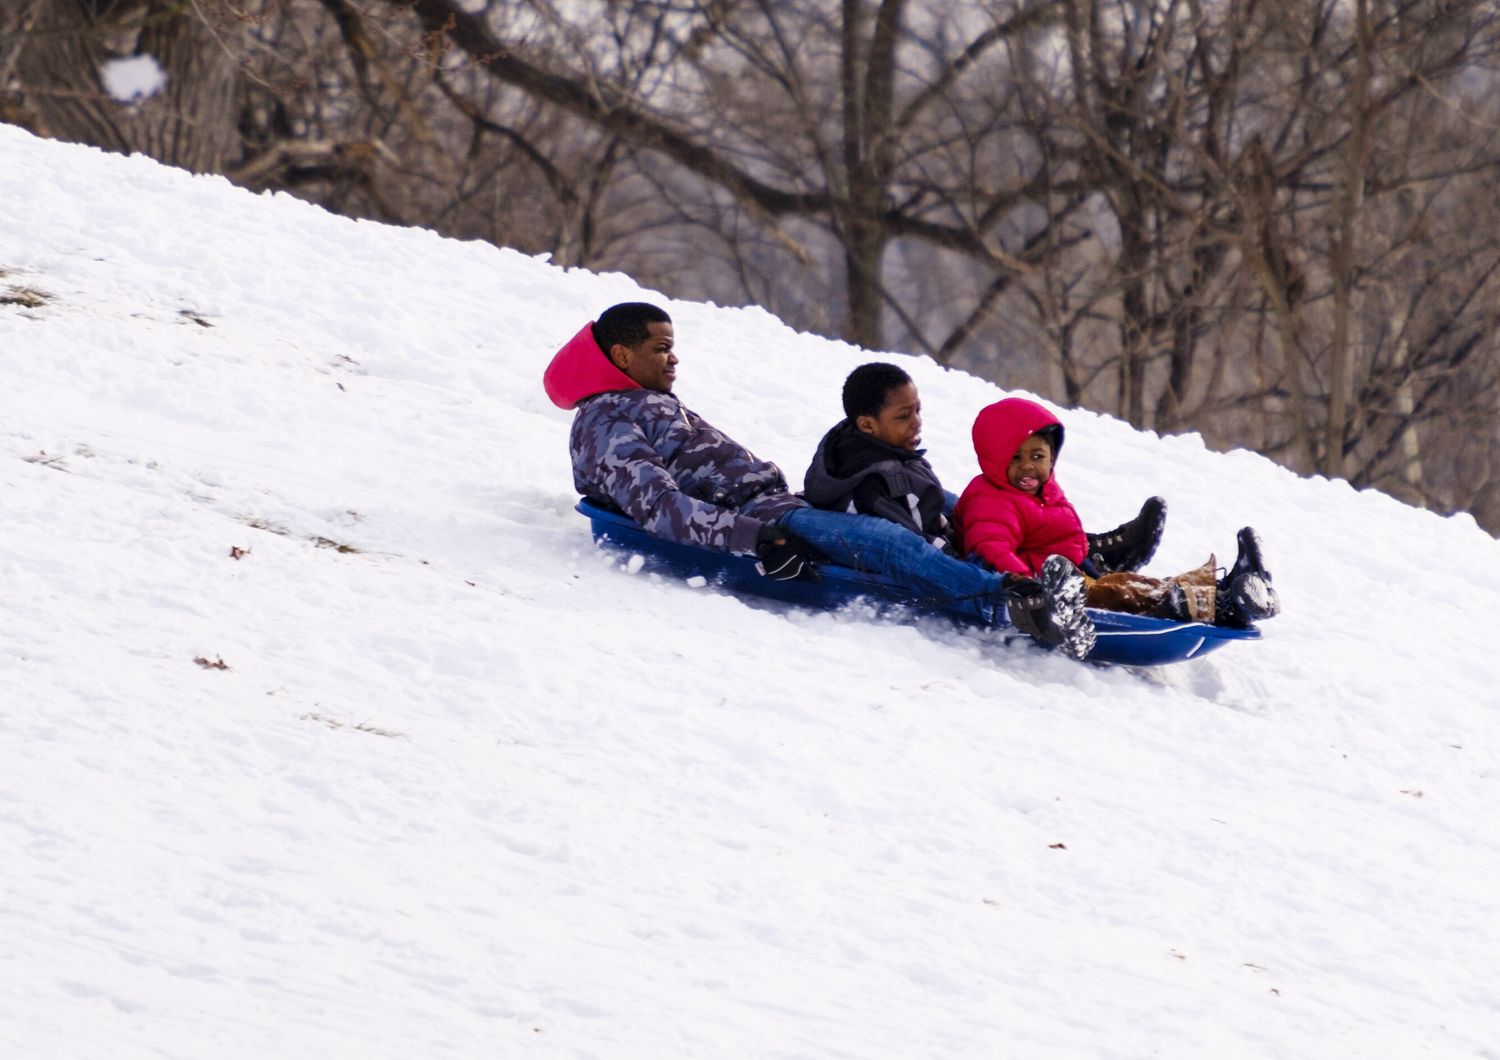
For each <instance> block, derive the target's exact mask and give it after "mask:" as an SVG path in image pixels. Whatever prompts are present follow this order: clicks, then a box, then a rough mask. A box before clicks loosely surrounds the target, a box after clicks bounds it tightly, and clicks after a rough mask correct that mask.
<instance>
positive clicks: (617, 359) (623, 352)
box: [609, 342, 631, 372]
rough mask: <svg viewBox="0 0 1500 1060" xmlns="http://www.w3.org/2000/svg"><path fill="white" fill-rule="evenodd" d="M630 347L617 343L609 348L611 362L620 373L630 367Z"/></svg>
mask: <svg viewBox="0 0 1500 1060" xmlns="http://www.w3.org/2000/svg"><path fill="white" fill-rule="evenodd" d="M630 353H631V350H630V347H629V346H626V345H625V344H624V343H623V342H617V343H615V344H614V345H613V346H611V347H610V348H609V362H610V364H613V365H614V366H615V367H616V368H618V369H619V370H620V371H622V372H623V371H625V370H626V369H627V368H629V367H630Z"/></svg>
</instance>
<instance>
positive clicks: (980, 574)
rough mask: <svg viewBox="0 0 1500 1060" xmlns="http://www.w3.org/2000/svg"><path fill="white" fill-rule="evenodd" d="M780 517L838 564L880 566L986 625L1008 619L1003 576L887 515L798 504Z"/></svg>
mask: <svg viewBox="0 0 1500 1060" xmlns="http://www.w3.org/2000/svg"><path fill="white" fill-rule="evenodd" d="M778 522H779V525H780V526H783V527H785V528H786V529H787V530H789V531H791V532H792V533H794V534H796V535H797V536H798V537H800V538H801V539H802V540H804V541H806V542H807V543H808V544H809V545H812V546H813V547H814V548H816V549H818V551H820V552H822V553H823V554H824V555H826V556H827V557H828V558H829V559H831V560H833V561H834V562H835V563H838V564H840V565H842V566H845V567H853V568H854V569H855V570H863V571H878V572H879V573H881V574H884V575H885V576H886V577H888V578H891V579H893V580H894V581H896V582H898V583H899V584H900V585H901V586H902V587H903V588H905V589H907V590H909V591H910V592H912V593H913V594H915V595H916V596H918V597H921V598H923V599H924V600H925V601H927V602H930V603H933V604H936V605H939V606H942V607H945V608H947V609H949V610H953V611H958V612H961V613H962V614H965V615H968V616H970V617H972V618H977V619H978V620H979V621H981V622H983V623H985V624H987V625H992V626H993V625H1002V624H1004V623H1005V622H1006V621H1007V619H1006V613H1005V598H1004V596H1002V595H1001V592H1000V575H998V574H996V573H995V572H994V571H990V570H985V569H984V568H983V567H980V566H977V565H976V564H973V563H965V562H964V561H963V560H961V559H954V558H953V557H952V556H949V555H947V554H946V553H943V552H939V551H938V550H937V549H935V548H933V547H932V546H931V545H930V544H928V543H927V541H926V539H925V538H923V537H921V536H920V535H919V534H915V533H913V532H912V531H910V530H908V529H906V527H904V526H898V525H896V524H895V523H893V522H891V521H890V520H888V519H881V518H878V517H876V516H873V515H854V514H851V513H849V512H827V511H823V510H822V509H820V508H797V509H795V510H793V511H790V512H787V513H786V514H785V515H783V516H782V517H781V519H780V520H779V521H778Z"/></svg>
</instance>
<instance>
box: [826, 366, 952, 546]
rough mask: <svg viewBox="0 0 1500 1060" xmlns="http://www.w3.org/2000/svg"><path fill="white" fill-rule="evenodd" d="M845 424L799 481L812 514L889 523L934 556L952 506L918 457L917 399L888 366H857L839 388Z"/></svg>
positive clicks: (907, 379) (944, 541)
mask: <svg viewBox="0 0 1500 1060" xmlns="http://www.w3.org/2000/svg"><path fill="white" fill-rule="evenodd" d="M843 398H844V415H845V417H846V418H845V419H843V420H841V421H840V422H839V423H838V424H836V425H835V426H834V427H833V429H832V430H830V431H829V432H828V433H827V434H825V435H824V436H823V440H822V441H821V442H819V443H818V451H817V452H816V453H815V454H814V455H813V460H812V465H811V466H810V467H809V468H808V469H807V476H806V478H805V480H804V482H805V485H804V489H803V494H804V496H806V497H807V500H808V503H809V504H811V505H813V507H815V508H825V509H828V510H830V511H841V512H856V513H858V514H861V515H876V516H879V517H880V518H882V519H889V520H890V521H891V522H893V523H898V524H900V525H901V526H904V527H906V528H907V529H908V530H911V531H913V532H914V533H918V534H921V535H922V536H923V537H925V538H926V539H927V540H928V541H930V542H931V543H932V544H933V545H935V546H937V547H938V548H946V547H947V546H948V544H949V527H948V517H947V515H946V514H945V512H946V511H951V510H952V507H953V498H952V497H951V496H950V495H948V494H947V493H946V492H945V491H944V490H943V486H942V483H940V482H939V481H938V477H937V473H936V472H934V471H933V470H932V465H931V464H929V463H928V462H927V461H926V459H925V458H924V457H923V452H924V450H922V449H919V448H917V447H918V446H919V445H921V444H922V399H921V398H920V397H919V396H918V395H917V388H916V385H915V384H914V383H913V382H912V381H911V376H909V375H907V374H906V373H905V372H903V371H902V370H901V369H900V368H897V367H896V366H895V365H893V364H881V363H875V364H862V365H860V366H859V367H858V368H856V369H854V371H853V372H851V373H849V378H848V379H846V380H845V381H844V394H843Z"/></svg>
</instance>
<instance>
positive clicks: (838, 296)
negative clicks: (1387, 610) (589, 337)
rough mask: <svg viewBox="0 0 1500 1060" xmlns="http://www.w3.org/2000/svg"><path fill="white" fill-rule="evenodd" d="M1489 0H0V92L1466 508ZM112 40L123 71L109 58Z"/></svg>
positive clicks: (308, 186)
mask: <svg viewBox="0 0 1500 1060" xmlns="http://www.w3.org/2000/svg"><path fill="white" fill-rule="evenodd" d="M1496 7H1497V5H1495V4H1493V3H1492V2H1490V0H1421V2H1418V0H1410V2H1399V0H1337V2H1335V0H1049V2H1029V0H924V2H922V3H914V2H911V0H12V2H11V3H8V4H6V5H5V7H4V12H3V13H0V118H3V119H4V120H7V121H11V122H16V123H19V124H22V125H26V126H28V127H30V128H32V129H34V130H36V131H37V132H39V133H42V134H44V135H51V136H56V137H59V138H63V139H71V140H78V141H83V142H88V143H94V144H98V145H100V146H103V147H107V148H110V149H114V150H134V151H144V152H146V153H149V154H151V155H153V156H155V157H157V158H160V159H162V160H163V161H166V162H169V163H172V164H174V165H180V166H184V167H187V168H189V169H194V170H198V171H209V172H219V173H224V174H227V175H228V176H230V178H231V179H233V180H235V181H237V182H239V183H241V184H243V185H245V186H247V187H251V188H278V189H284V190H288V191H291V192H293V193H295V194H297V195H300V196H303V197H305V198H308V199H311V200H313V201H316V202H319V203H322V204H324V205H326V206H328V207H329V208H331V209H334V210H337V211H340V212H344V213H348V214H351V215H357V216H365V217H373V218H378V219H380V220H386V221H391V222H396V223H400V224H412V225H424V226H428V227H431V228H434V229H437V230H438V231H441V232H444V233H446V234H451V235H457V236H463V237H468V238H476V237H477V238H483V239H488V240H492V241H494V242H496V243H501V244H505V245H508V246H514V247H518V248H520V249H523V250H526V251H530V252H547V253H550V254H551V255H552V256H553V259H554V260H556V261H558V262H559V263H562V264H568V265H584V266H588V267H590V268H594V269H618V270H623V271H626V272H629V273H631V274H632V275H634V276H636V277H637V278H639V279H640V280H641V281H642V282H644V283H647V284H649V285H651V286H654V287H657V288H660V289H662V290H664V291H667V292H669V293H671V294H673V295H676V296H679V297H684V298H705V299H713V300H715V301H719V302H722V303H744V302H755V303H759V304H761V305H765V306H767V307H768V308H770V309H771V310H772V311H773V312H775V313H777V314H778V315H779V316H781V317H783V318H785V319H786V320H788V321H789V322H791V323H792V324H794V325H796V326H798V327H802V328H807V329H811V330H815V331H820V332H824V333H827V334H832V335H840V336H843V337H845V338H847V339H849V340H851V341H853V342H856V343H859V344H861V345H864V346H867V347H869V348H872V349H881V348H902V349H911V350H916V351H920V352H925V353H928V354H930V355H931V356H932V357H934V358H935V359H937V360H939V361H941V362H943V363H946V364H953V365H958V366H962V367H964V368H966V369H969V370H971V371H975V372H978V373H980V374H983V375H986V376H989V377H991V378H994V379H996V380H998V381H999V382H1001V383H1003V384H1005V385H1010V386H1018V387H1026V388H1029V389H1033V390H1036V391H1038V392H1040V393H1043V394H1045V395H1047V396H1049V397H1052V398H1054V399H1056V400H1058V401H1061V402H1063V403H1066V404H1070V405H1084V406H1088V407H1091V408H1096V409H1101V410H1104V411H1108V412H1112V413H1115V414H1118V415H1121V416H1124V417H1127V418H1128V419H1130V420H1131V421H1132V422H1133V423H1136V424H1137V425H1139V426H1142V427H1149V428H1153V429H1156V430H1159V431H1183V430H1196V431H1199V432H1201V433H1202V434H1203V435H1204V437H1205V438H1206V439H1207V440H1208V441H1209V443H1210V444H1212V445H1215V446H1218V447H1230V446H1236V445H1239V446H1246V447H1248V448H1252V449H1256V450H1259V451H1261V452H1264V453H1266V454H1268V455H1270V456H1272V457H1274V458H1276V459H1278V460H1280V461H1282V462H1283V463H1285V464H1287V465H1288V466H1290V467H1292V468H1294V469H1296V470H1298V471H1301V472H1309V473H1321V474H1327V475H1330V476H1340V477H1345V478H1348V479H1349V480H1350V481H1351V482H1353V483H1354V484H1356V485H1359V486H1374V487H1377V488H1380V489H1383V490H1386V491H1388V492H1391V493H1393V494H1395V495H1397V496H1399V497H1401V498H1403V499H1406V500H1410V501H1413V502H1415V503H1419V504H1423V505H1426V506H1429V507H1432V508H1435V509H1438V510H1442V511H1452V510H1470V511H1472V512H1474V514H1475V515H1476V517H1477V518H1479V520H1480V521H1481V523H1482V524H1484V525H1485V526H1486V527H1487V528H1489V529H1490V530H1491V531H1492V532H1495V531H1497V530H1500V415H1497V413H1500V328H1497V324H1500V301H1497V294H1500V205H1497V203H1500V187H1497V185H1500V113H1497V109H1500V108H1497V106H1496V102H1495V101H1496V100H1497V99H1500V94H1497V93H1496V92H1495V91H1494V88H1495V74H1494V70H1495V64H1496V60H1497V58H1500V12H1497V10H1496ZM141 56H149V57H151V60H152V61H154V63H155V64H157V66H158V67H159V68H160V71H161V73H162V74H163V75H164V79H163V80H162V81H161V84H160V86H159V87H158V88H157V89H155V90H154V91H152V92H151V93H150V94H149V95H143V96H141V97H136V98H125V99H122V98H119V96H120V95H121V93H120V92H119V91H118V90H115V91H111V90H108V89H107V88H106V83H107V82H106V80H105V79H104V76H103V71H105V70H107V69H108V68H109V67H110V66H111V64H112V63H116V62H118V61H120V60H122V59H128V58H131V57H141Z"/></svg>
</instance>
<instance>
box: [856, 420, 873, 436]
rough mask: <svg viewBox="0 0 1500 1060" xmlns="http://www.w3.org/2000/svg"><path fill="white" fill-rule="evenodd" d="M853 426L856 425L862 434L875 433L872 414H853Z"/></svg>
mask: <svg viewBox="0 0 1500 1060" xmlns="http://www.w3.org/2000/svg"><path fill="white" fill-rule="evenodd" d="M854 426H856V427H858V428H859V430H860V433H862V434H874V433H875V417H874V416H855V417H854Z"/></svg>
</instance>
